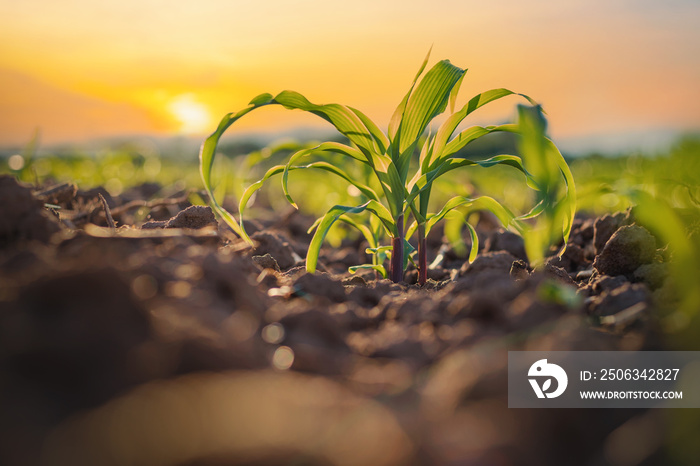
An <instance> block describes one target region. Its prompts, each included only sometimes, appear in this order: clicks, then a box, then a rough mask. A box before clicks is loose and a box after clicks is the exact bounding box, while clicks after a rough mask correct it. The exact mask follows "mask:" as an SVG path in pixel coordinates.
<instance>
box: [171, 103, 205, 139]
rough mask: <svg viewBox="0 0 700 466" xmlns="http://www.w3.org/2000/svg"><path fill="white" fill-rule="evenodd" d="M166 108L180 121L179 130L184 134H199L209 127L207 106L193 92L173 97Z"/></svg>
mask: <svg viewBox="0 0 700 466" xmlns="http://www.w3.org/2000/svg"><path fill="white" fill-rule="evenodd" d="M168 110H169V111H170V113H171V114H172V116H173V117H175V119H176V120H177V121H178V123H180V128H179V131H180V132H181V133H185V134H201V133H204V132H206V131H207V130H208V129H209V125H210V123H211V115H210V113H209V110H208V109H207V107H206V106H205V105H204V104H202V103H200V102H198V101H197V100H196V99H195V96H194V95H193V94H181V95H178V96H177V97H175V98H173V99H172V100H171V101H170V104H169V105H168Z"/></svg>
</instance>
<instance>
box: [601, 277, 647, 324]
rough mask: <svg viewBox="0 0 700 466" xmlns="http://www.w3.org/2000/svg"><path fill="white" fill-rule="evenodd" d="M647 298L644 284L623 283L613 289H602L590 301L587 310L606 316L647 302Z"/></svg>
mask: <svg viewBox="0 0 700 466" xmlns="http://www.w3.org/2000/svg"><path fill="white" fill-rule="evenodd" d="M649 299H650V293H649V290H648V289H647V287H646V286H645V285H643V284H641V283H625V284H624V285H622V286H621V287H619V288H615V289H614V290H611V291H604V292H603V293H602V294H601V295H600V296H598V297H597V298H596V299H594V300H593V301H592V302H591V303H590V308H589V311H590V313H591V314H592V315H596V316H607V315H612V314H616V313H617V312H619V311H620V310H624V309H627V308H629V307H632V306H633V305H635V304H637V303H640V302H648V301H649Z"/></svg>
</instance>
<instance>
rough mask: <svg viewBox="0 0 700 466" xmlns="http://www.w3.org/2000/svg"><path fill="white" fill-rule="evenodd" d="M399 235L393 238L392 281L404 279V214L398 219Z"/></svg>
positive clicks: (396, 281)
mask: <svg viewBox="0 0 700 466" xmlns="http://www.w3.org/2000/svg"><path fill="white" fill-rule="evenodd" d="M396 229H397V230H398V231H397V233H398V234H397V235H396V236H395V237H394V238H392V239H391V281H392V282H394V283H398V282H400V281H402V280H403V214H402V215H400V216H399V218H397V219H396Z"/></svg>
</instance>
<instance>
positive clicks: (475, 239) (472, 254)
mask: <svg viewBox="0 0 700 466" xmlns="http://www.w3.org/2000/svg"><path fill="white" fill-rule="evenodd" d="M464 224H465V225H466V226H467V229H468V230H469V236H470V237H471V239H472V245H471V249H470V250H469V258H468V259H467V260H468V261H469V263H470V264H471V263H472V262H474V259H476V255H477V254H478V253H479V236H478V235H477V234H476V230H475V229H474V227H473V226H472V225H471V223H469V222H467V221H465V222H464Z"/></svg>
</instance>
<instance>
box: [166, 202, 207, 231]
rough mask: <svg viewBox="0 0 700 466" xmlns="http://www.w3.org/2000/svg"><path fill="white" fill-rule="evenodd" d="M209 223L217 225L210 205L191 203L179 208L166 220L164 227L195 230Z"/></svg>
mask: <svg viewBox="0 0 700 466" xmlns="http://www.w3.org/2000/svg"><path fill="white" fill-rule="evenodd" d="M210 225H212V226H216V225H217V223H216V218H215V217H214V212H212V210H211V207H208V206H201V205H193V206H190V207H188V208H186V209H185V210H181V211H180V212H179V213H178V214H177V215H176V216H175V217H173V218H171V219H170V220H168V222H167V223H166V224H165V228H189V229H192V230H196V229H199V228H204V227H206V226H210Z"/></svg>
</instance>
